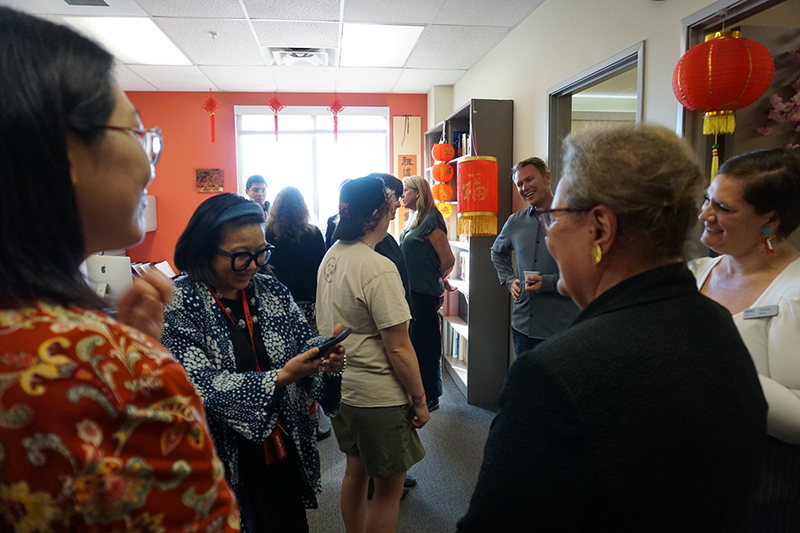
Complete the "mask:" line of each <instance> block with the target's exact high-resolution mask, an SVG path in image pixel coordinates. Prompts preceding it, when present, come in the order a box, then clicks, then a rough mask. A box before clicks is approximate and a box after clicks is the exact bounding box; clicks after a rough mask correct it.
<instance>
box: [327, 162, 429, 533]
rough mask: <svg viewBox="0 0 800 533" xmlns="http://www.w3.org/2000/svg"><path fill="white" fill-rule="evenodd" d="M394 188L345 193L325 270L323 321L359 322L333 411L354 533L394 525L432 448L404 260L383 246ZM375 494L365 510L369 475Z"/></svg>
mask: <svg viewBox="0 0 800 533" xmlns="http://www.w3.org/2000/svg"><path fill="white" fill-rule="evenodd" d="M394 202H395V199H394V196H393V195H392V194H391V193H387V191H385V190H384V185H383V182H382V181H381V180H380V179H378V178H374V177H369V176H367V177H364V178H358V179H354V180H351V181H349V182H348V183H347V184H345V185H344V187H342V190H341V192H340V195H339V223H338V225H337V226H336V231H335V233H334V240H335V241H336V242H335V243H334V245H333V246H332V247H331V249H330V250H328V253H327V254H325V258H324V259H323V260H322V265H321V266H320V268H319V272H318V274H317V325H318V326H319V330H320V333H322V334H324V335H330V334H332V333H333V332H334V326H335V324H336V323H341V324H345V325H346V326H349V327H350V328H352V333H351V334H350V336H349V337H347V339H345V340H344V341H343V342H342V344H344V346H345V347H346V349H347V353H348V356H349V365H348V370H347V373H346V374H345V376H344V378H343V380H342V402H341V406H340V409H339V412H338V414H337V415H336V416H335V417H334V418H333V419H332V423H333V431H334V433H335V435H336V440H337V441H338V443H339V449H340V450H341V451H342V452H343V453H345V454H346V456H347V464H346V467H345V474H344V479H343V480H342V488H341V495H340V505H341V511H342V518H343V519H344V524H345V529H346V530H347V531H348V533H352V532H363V531H365V530H366V531H394V528H395V525H396V524H397V517H398V514H399V511H400V496H401V494H402V493H403V483H404V481H405V477H406V471H407V470H408V469H409V468H410V467H411V466H412V465H414V464H416V463H418V462H419V461H420V460H422V458H423V457H424V456H425V449H424V448H423V447H422V443H421V442H420V440H419V436H418V435H417V432H416V429H418V428H421V427H423V426H424V425H425V423H426V422H427V421H428V420H429V418H430V414H429V413H428V408H427V405H426V401H425V390H424V388H423V386H422V379H421V378H420V374H419V367H418V365H417V359H416V355H415V354H414V348H413V347H412V345H411V339H410V338H409V336H408V322H409V320H410V319H411V313H410V311H409V307H408V304H407V303H406V300H405V298H404V290H403V284H402V281H401V279H400V274H399V273H398V271H397V268H396V267H395V265H394V264H393V263H392V262H391V261H390V260H389V259H387V258H386V257H383V256H382V255H380V254H379V253H377V252H376V251H375V245H376V244H378V243H379V242H380V241H381V240H382V239H383V238H384V236H385V235H386V231H387V229H388V227H389V221H390V219H391V216H392V212H393V210H394V209H393V207H394ZM370 477H372V478H373V479H374V481H375V492H374V494H373V497H372V502H371V503H370V506H369V512H368V513H367V512H366V503H367V485H368V480H369V478H370Z"/></svg>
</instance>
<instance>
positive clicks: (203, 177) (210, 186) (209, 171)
mask: <svg viewBox="0 0 800 533" xmlns="http://www.w3.org/2000/svg"><path fill="white" fill-rule="evenodd" d="M194 172H195V180H196V183H197V192H222V191H223V190H224V189H223V180H222V169H221V168H196V169H194Z"/></svg>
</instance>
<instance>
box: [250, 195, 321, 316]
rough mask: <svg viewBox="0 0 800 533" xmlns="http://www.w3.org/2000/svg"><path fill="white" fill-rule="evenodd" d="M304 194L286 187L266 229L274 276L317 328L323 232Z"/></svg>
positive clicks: (274, 206)
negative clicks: (312, 219)
mask: <svg viewBox="0 0 800 533" xmlns="http://www.w3.org/2000/svg"><path fill="white" fill-rule="evenodd" d="M308 221H309V214H308V207H307V206H306V202H305V200H304V199H303V194H302V193H301V192H300V191H299V190H298V189H297V188H295V187H286V188H285V189H283V190H281V191H280V192H279V193H278V195H277V196H276V197H275V201H274V202H273V203H272V209H271V210H270V216H269V220H268V221H267V227H266V229H265V233H266V237H267V242H269V243H270V244H272V245H273V246H274V247H275V249H274V250H272V259H270V263H269V264H270V267H272V275H273V276H275V277H276V278H278V281H280V282H281V283H283V284H284V285H286V288H288V289H289V291H291V293H292V298H294V301H295V303H296V304H297V306H298V307H299V308H300V310H301V311H302V312H303V314H304V315H305V317H306V320H307V321H308V324H309V325H310V326H311V329H313V330H316V329H317V313H316V309H315V303H314V302H315V301H316V299H317V269H318V268H319V265H320V263H322V258H323V257H324V256H325V239H324V238H323V237H322V232H321V231H320V230H319V228H317V227H316V226H314V225H313V224H309V222H308Z"/></svg>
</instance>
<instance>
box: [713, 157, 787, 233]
mask: <svg viewBox="0 0 800 533" xmlns="http://www.w3.org/2000/svg"><path fill="white" fill-rule="evenodd" d="M718 174H725V175H726V176H730V177H732V178H736V179H738V180H741V181H742V182H744V191H743V192H742V199H743V200H744V201H745V202H747V203H748V204H750V205H752V206H753V208H754V209H755V211H756V213H757V214H759V215H765V214H767V213H769V212H770V211H773V210H774V211H775V212H776V213H777V214H778V216H779V217H780V219H781V223H780V225H779V226H778V228H777V229H776V230H775V236H776V237H778V238H779V239H785V238H786V237H788V236H789V235H791V234H792V233H794V230H796V229H797V227H798V225H800V156H798V155H797V154H795V153H793V152H791V151H790V150H787V149H786V148H771V149H766V150H756V151H754V152H748V153H746V154H741V155H737V156H736V157H732V158H730V159H728V160H727V161H725V163H723V165H722V166H721V167H720V168H719V172H718Z"/></svg>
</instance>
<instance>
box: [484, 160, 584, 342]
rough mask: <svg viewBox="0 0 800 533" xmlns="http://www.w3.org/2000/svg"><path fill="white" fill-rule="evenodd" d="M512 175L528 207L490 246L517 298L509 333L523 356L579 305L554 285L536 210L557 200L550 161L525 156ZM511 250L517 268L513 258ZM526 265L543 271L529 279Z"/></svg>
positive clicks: (553, 268)
mask: <svg viewBox="0 0 800 533" xmlns="http://www.w3.org/2000/svg"><path fill="white" fill-rule="evenodd" d="M511 179H512V180H513V181H514V185H516V187H517V191H518V192H519V195H520V196H521V197H522V198H523V199H524V200H525V201H526V202H527V203H528V205H529V207H526V208H525V209H522V210H521V211H517V212H516V213H514V214H513V215H511V216H510V217H508V220H507V221H506V223H505V225H504V226H503V229H502V231H501V232H500V235H498V236H497V239H496V240H495V241H494V244H493V245H492V263H494V268H495V269H496V270H497V276H498V277H499V278H500V283H501V284H502V285H503V286H504V287H505V288H506V289H508V292H510V293H511V296H512V297H513V298H514V314H513V317H512V320H511V334H512V337H513V339H514V351H515V352H516V354H517V357H519V356H520V355H522V353H523V352H526V351H528V350H531V349H533V348H535V347H536V346H537V345H538V344H539V343H540V342H542V341H543V340H545V339H547V338H548V337H551V336H553V335H555V334H556V333H560V332H561V331H563V330H565V329H566V328H567V326H569V325H570V324H571V323H572V321H573V319H574V318H575V317H576V316H578V312H579V311H580V309H578V306H577V305H575V303H574V302H573V301H572V299H571V298H569V297H567V296H562V295H561V294H559V293H558V291H557V290H556V284H557V283H558V265H557V264H556V262H555V260H554V259H553V257H552V256H551V255H550V252H549V251H548V250H547V245H546V243H545V241H544V237H545V233H544V230H543V229H542V228H541V227H540V226H539V216H538V214H537V210H538V211H541V210H542V209H547V208H549V207H550V204H551V203H552V201H553V191H552V190H551V189H550V182H551V181H552V179H553V177H552V175H551V174H550V171H549V170H548V169H547V163H545V162H544V161H543V160H542V159H540V158H538V157H530V158H528V159H525V160H524V161H521V162H519V163H517V164H516V165H515V166H514V168H512V169H511ZM512 250H513V251H514V253H515V256H516V261H515V262H516V270H515V268H514V266H513V265H512V263H511V252H512ZM525 270H532V271H536V272H539V274H538V275H534V276H530V277H529V278H528V280H527V281H526V280H525V276H524V274H523V272H524V271H525ZM520 280H522V281H520Z"/></svg>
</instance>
